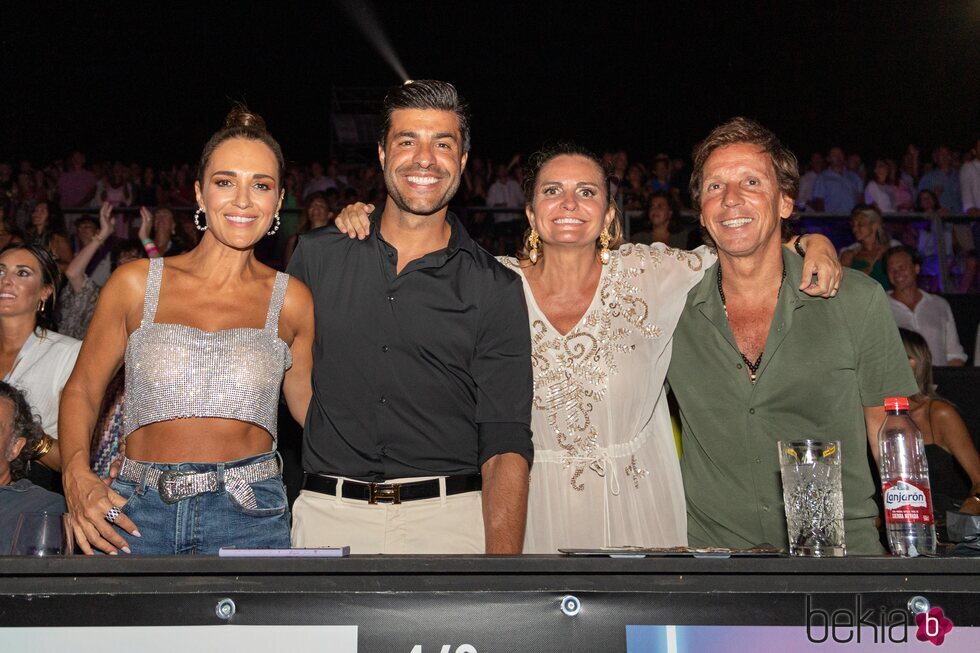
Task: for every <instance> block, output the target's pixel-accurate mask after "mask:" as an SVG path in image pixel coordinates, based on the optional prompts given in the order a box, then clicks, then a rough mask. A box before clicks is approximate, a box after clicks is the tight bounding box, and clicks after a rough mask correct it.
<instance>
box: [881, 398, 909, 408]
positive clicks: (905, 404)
mask: <svg viewBox="0 0 980 653" xmlns="http://www.w3.org/2000/svg"><path fill="white" fill-rule="evenodd" d="M908 409H909V400H908V397H888V398H887V399H885V410H908Z"/></svg>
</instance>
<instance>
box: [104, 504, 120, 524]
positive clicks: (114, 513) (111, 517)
mask: <svg viewBox="0 0 980 653" xmlns="http://www.w3.org/2000/svg"><path fill="white" fill-rule="evenodd" d="M121 514H122V510H120V509H119V507H118V506H113V507H111V508H109V512H107V513H106V514H105V520H106V521H107V522H109V523H110V524H115V523H116V520H117V519H119V515H121Z"/></svg>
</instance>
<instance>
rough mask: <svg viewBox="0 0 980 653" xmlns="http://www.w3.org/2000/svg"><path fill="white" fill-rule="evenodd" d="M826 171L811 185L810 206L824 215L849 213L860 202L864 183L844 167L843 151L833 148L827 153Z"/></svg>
mask: <svg viewBox="0 0 980 653" xmlns="http://www.w3.org/2000/svg"><path fill="white" fill-rule="evenodd" d="M827 164H828V167H827V169H826V170H824V171H823V172H821V173H820V175H819V176H818V177H817V181H816V183H814V185H813V197H812V198H811V202H810V204H811V206H813V208H814V210H816V211H824V212H826V213H850V212H851V209H853V208H854V206H855V205H856V204H857V203H858V202H860V201H861V197H862V195H863V194H864V181H863V180H862V179H861V177H858V176H857V175H856V174H854V172H852V171H851V170H849V169H848V168H847V167H845V165H844V150H842V149H841V148H839V147H837V146H834V147H832V148H830V151H829V152H827Z"/></svg>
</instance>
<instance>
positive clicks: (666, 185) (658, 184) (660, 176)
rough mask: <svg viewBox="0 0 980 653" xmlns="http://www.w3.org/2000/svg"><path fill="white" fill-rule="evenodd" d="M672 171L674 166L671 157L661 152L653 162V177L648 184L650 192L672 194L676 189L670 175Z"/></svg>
mask: <svg viewBox="0 0 980 653" xmlns="http://www.w3.org/2000/svg"><path fill="white" fill-rule="evenodd" d="M671 171H672V166H671V163H670V157H669V156H667V155H666V154H664V153H663V152H661V153H660V154H658V155H657V156H656V158H655V159H654V160H653V175H652V176H651V177H650V180H649V181H648V182H647V185H648V186H649V187H650V190H652V191H653V192H655V193H656V192H657V191H663V192H665V193H669V192H671V190H672V189H675V185H674V184H673V182H672V180H671V177H670V173H671Z"/></svg>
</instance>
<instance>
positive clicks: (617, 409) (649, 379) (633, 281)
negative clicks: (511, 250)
mask: <svg viewBox="0 0 980 653" xmlns="http://www.w3.org/2000/svg"><path fill="white" fill-rule="evenodd" d="M611 254H612V258H611V260H610V262H609V265H605V266H603V269H602V275H601V277H600V279H599V285H598V288H597V289H596V294H595V297H594V298H593V299H592V304H591V305H590V306H589V308H588V309H587V310H586V312H585V315H584V316H583V317H582V319H581V320H580V321H579V322H578V324H576V325H575V326H574V327H572V329H571V330H570V331H569V332H568V333H567V334H565V335H562V334H561V333H559V332H558V331H557V330H556V329H555V328H554V327H553V326H552V325H551V324H550V323H549V322H548V318H547V317H545V315H544V313H543V312H542V311H541V309H540V308H538V305H537V302H536V301H535V299H534V295H533V294H532V293H531V289H530V286H528V284H527V279H526V278H525V277H524V274H523V272H522V271H521V268H520V263H518V261H517V259H514V258H502V259H501V262H502V263H503V264H504V265H505V266H507V267H509V268H510V269H512V270H514V271H516V272H517V273H518V274H520V275H521V279H522V280H523V281H524V293H525V296H526V298H527V306H528V318H529V321H530V326H531V343H532V351H531V359H532V366H533V369H534V402H533V407H532V414H531V430H532V431H533V433H534V466H533V468H532V470H531V484H530V495H529V500H528V515H527V535H526V536H525V539H524V552H525V553H555V552H556V550H557V549H558V548H597V547H603V546H627V545H633V546H645V547H669V546H685V545H686V544H687V517H686V513H685V504H684V486H683V483H682V482H681V473H680V464H679V462H678V457H677V448H676V446H675V444H674V436H673V429H672V428H671V423H670V415H669V412H668V408H667V401H666V396H665V392H664V378H665V376H666V374H667V368H668V366H669V364H670V354H671V341H672V336H673V332H674V327H675V326H676V325H677V321H678V319H679V317H680V314H681V311H682V310H683V309H684V304H685V302H686V299H687V293H688V291H689V290H690V289H691V288H692V287H693V286H694V285H695V284H696V283H698V281H700V280H701V277H702V275H703V273H704V269H705V268H707V267H709V266H711V265H712V264H713V263H714V261H715V254H714V252H712V251H709V250H707V249H706V248H704V247H701V248H698V249H697V250H696V251H695V252H687V251H683V250H676V249H671V248H668V247H666V246H665V245H663V244H662V243H655V244H654V245H652V246H647V245H624V246H623V247H622V248H620V249H619V251H614V252H611ZM524 265H527V262H524Z"/></svg>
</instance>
